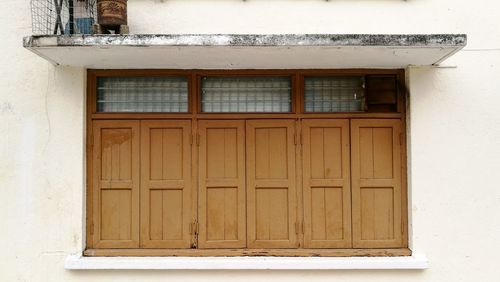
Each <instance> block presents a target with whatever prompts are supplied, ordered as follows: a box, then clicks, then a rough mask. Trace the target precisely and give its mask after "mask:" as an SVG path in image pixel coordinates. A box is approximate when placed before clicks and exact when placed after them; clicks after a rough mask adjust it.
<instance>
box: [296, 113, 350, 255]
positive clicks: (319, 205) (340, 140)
mask: <svg viewBox="0 0 500 282" xmlns="http://www.w3.org/2000/svg"><path fill="white" fill-rule="evenodd" d="M302 136H303V138H302V139H303V166H302V167H303V195H304V246H305V247H306V248H350V247H352V241H351V197H350V194H351V190H350V189H351V186H350V153H349V121H348V120H326V119H322V120H319V119H312V120H303V121H302Z"/></svg>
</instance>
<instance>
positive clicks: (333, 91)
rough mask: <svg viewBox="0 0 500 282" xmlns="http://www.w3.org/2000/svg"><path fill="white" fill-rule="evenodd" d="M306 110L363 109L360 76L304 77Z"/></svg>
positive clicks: (362, 82)
mask: <svg viewBox="0 0 500 282" xmlns="http://www.w3.org/2000/svg"><path fill="white" fill-rule="evenodd" d="M304 91H305V97H304V98H305V111H306V112H360V111H364V109H365V91H364V78H363V77H362V76H333V77H332V76H325V77H306V78H305V90H304Z"/></svg>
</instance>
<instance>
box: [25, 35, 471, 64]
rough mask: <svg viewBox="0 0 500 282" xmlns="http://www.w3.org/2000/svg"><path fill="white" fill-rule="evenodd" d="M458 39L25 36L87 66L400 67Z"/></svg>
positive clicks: (439, 57)
mask: <svg viewBox="0 0 500 282" xmlns="http://www.w3.org/2000/svg"><path fill="white" fill-rule="evenodd" d="M466 44H467V36H466V35H465V34H268V35H258V34H136V35H47V36H29V37H25V38H24V41H23V45H24V47H25V48H27V49H28V50H30V51H32V52H34V53H35V54H38V55H39V56H40V57H42V58H44V59H46V60H48V61H50V62H52V63H53V64H55V65H63V66H76V67H85V68H92V69H334V68H391V69H394V68H406V67H408V66H428V65H436V64H439V63H441V62H442V61H443V60H445V59H446V58H448V57H449V56H451V55H453V54H454V53H456V52H458V51H459V50H460V49H462V48H463V47H464V46H465V45H466Z"/></svg>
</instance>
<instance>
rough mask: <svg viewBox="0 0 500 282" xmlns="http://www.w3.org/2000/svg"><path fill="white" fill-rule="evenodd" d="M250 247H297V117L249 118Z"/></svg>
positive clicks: (248, 209)
mask: <svg viewBox="0 0 500 282" xmlns="http://www.w3.org/2000/svg"><path fill="white" fill-rule="evenodd" d="M246 133H247V138H246V140H247V204H248V208H247V211H248V217H247V218H248V219H247V220H248V222H247V228H248V247H249V248H293V247H297V236H296V231H295V226H296V223H297V215H296V213H297V212H296V188H295V182H296V178H295V153H296V152H295V144H294V143H295V141H294V140H295V137H296V136H295V121H293V120H252V121H247V132H246Z"/></svg>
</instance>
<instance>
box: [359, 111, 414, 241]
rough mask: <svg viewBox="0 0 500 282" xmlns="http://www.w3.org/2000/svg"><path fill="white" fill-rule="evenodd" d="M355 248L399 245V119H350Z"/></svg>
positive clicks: (400, 227)
mask: <svg viewBox="0 0 500 282" xmlns="http://www.w3.org/2000/svg"><path fill="white" fill-rule="evenodd" d="M351 148H352V149H351V154H352V157H351V159H352V172H351V175H352V209H353V210H352V214H353V216H352V218H353V246H354V247H355V248H392V247H402V246H403V239H402V234H403V233H404V232H403V231H404V230H403V226H405V224H404V222H403V221H404V220H405V219H404V218H403V217H402V214H403V210H402V209H403V207H402V202H404V201H403V199H402V195H403V193H402V169H401V121H400V120H395V119H371V120H352V121H351Z"/></svg>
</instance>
